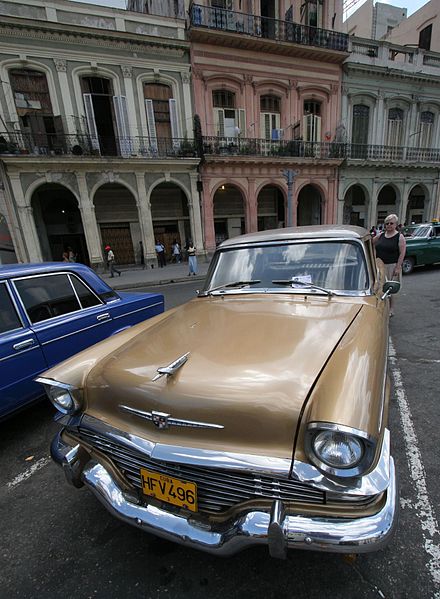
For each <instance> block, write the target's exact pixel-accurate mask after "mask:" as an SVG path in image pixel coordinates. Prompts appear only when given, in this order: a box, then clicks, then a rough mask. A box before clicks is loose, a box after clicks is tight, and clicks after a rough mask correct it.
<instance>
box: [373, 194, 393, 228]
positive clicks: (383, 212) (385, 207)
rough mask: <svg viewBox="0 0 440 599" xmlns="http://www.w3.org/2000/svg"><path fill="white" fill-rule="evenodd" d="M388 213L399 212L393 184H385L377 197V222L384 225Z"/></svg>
mask: <svg viewBox="0 0 440 599" xmlns="http://www.w3.org/2000/svg"><path fill="white" fill-rule="evenodd" d="M387 214H397V194H396V190H395V189H394V187H393V186H392V185H385V187H382V189H381V190H380V192H379V195H378V197H377V224H378V225H383V222H384V220H385V218H386V216H387Z"/></svg>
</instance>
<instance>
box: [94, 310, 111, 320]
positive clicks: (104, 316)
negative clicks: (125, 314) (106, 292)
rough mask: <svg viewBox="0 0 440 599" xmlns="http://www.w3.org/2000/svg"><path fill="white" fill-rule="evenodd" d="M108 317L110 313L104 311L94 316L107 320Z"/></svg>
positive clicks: (97, 318)
mask: <svg viewBox="0 0 440 599" xmlns="http://www.w3.org/2000/svg"><path fill="white" fill-rule="evenodd" d="M109 318H110V314H109V313H108V312H105V313H104V314H100V315H99V316H97V317H96V320H108V319H109Z"/></svg>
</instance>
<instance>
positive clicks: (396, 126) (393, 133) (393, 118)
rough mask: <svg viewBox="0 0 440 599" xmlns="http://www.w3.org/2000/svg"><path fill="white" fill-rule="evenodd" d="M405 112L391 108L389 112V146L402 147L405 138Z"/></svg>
mask: <svg viewBox="0 0 440 599" xmlns="http://www.w3.org/2000/svg"><path fill="white" fill-rule="evenodd" d="M403 116H404V113H403V110H402V109H401V108H390V110H389V111H388V134H387V145H388V146H394V147H396V146H401V145H402V141H403V140H402V136H403Z"/></svg>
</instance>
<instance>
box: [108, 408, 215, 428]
mask: <svg viewBox="0 0 440 599" xmlns="http://www.w3.org/2000/svg"><path fill="white" fill-rule="evenodd" d="M119 409H120V410H121V412H127V413H128V414H132V415H133V416H138V417H139V418H143V419H144V420H148V421H149V422H152V423H153V424H154V426H156V427H157V428H158V429H160V430H164V429H167V428H169V427H170V426H183V427H190V428H216V429H222V428H225V427H224V426H223V425H222V424H211V423H210V422H197V421H195V420H183V419H181V418H172V417H171V414H166V413H165V412H156V411H155V410H152V411H151V412H144V411H143V410H136V409H135V408H130V407H129V406H124V405H122V404H121V405H119Z"/></svg>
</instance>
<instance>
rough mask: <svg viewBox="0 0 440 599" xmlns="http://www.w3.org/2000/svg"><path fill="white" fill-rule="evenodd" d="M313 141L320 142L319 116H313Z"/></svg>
mask: <svg viewBox="0 0 440 599" xmlns="http://www.w3.org/2000/svg"><path fill="white" fill-rule="evenodd" d="M313 141H317V142H320V141H321V117H320V116H315V117H314V139H313Z"/></svg>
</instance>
